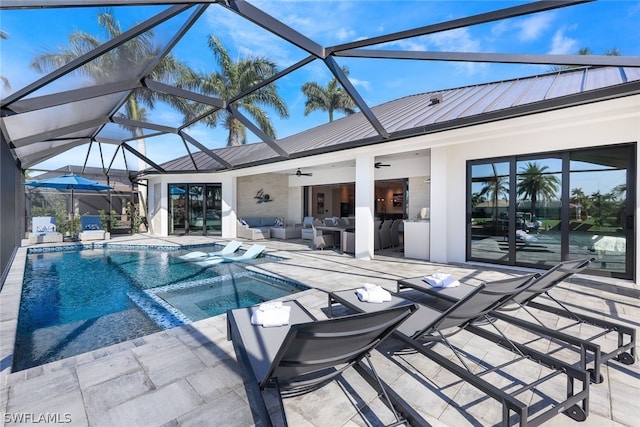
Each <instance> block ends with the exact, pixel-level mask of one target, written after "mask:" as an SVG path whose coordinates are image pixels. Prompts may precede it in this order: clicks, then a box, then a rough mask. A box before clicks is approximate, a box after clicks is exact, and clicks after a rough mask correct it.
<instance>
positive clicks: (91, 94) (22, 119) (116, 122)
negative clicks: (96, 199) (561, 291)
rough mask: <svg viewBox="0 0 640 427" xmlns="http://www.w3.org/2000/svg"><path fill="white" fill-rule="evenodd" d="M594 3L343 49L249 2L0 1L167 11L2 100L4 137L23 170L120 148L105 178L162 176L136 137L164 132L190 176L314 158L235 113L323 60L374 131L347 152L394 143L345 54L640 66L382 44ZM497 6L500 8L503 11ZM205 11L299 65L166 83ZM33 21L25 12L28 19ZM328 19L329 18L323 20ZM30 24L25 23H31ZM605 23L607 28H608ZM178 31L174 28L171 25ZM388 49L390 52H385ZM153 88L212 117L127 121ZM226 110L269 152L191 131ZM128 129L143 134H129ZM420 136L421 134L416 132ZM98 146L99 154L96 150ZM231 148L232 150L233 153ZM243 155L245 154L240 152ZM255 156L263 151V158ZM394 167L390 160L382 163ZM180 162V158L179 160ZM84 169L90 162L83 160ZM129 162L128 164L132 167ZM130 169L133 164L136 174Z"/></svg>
mask: <svg viewBox="0 0 640 427" xmlns="http://www.w3.org/2000/svg"><path fill="white" fill-rule="evenodd" d="M589 1H590V0H556V1H533V2H528V3H522V4H519V5H517V6H512V7H505V8H501V9H494V10H491V11H488V12H486V13H481V14H478V15H470V16H466V17H462V18H456V19H451V20H448V21H443V22H437V23H428V24H426V23H425V25H424V26H421V27H416V28H411V29H407V30H403V31H397V32H390V33H387V34H383V35H380V36H376V37H371V38H368V39H358V40H352V41H350V42H346V43H343V44H340V45H333V46H325V45H322V44H321V43H320V42H318V41H316V40H314V39H313V38H312V37H310V36H308V35H305V34H302V33H300V32H298V31H297V30H296V29H294V28H293V27H292V26H291V25H289V24H288V23H286V22H282V21H279V20H277V19H276V18H274V17H273V16H271V15H269V14H268V13H266V12H265V11H263V10H261V9H260V8H259V7H257V6H255V5H253V4H251V3H250V2H246V1H241V0H237V1H234V0H219V1H216V0H210V1H187V0H184V1H175V0H174V1H163V0H155V1H153V0H128V1H123V0H91V1H90V0H67V1H65V0H3V1H2V3H1V4H0V11H2V10H17V9H21V10H27V11H28V10H43V9H49V8H51V9H53V8H82V7H89V6H90V7H127V6H141V5H145V6H147V5H148V6H156V7H157V6H159V5H160V6H163V7H162V8H161V9H160V11H159V12H158V13H156V14H155V15H153V16H151V17H149V18H147V19H145V20H144V21H142V22H141V23H139V24H138V25H135V26H134V27H132V28H130V29H127V30H123V31H122V33H121V34H120V35H119V36H117V37H115V38H113V39H111V40H108V41H106V42H104V43H103V44H102V45H100V46H97V47H95V48H94V49H93V50H90V51H89V52H87V53H85V54H83V55H81V56H79V57H77V58H75V59H73V60H70V61H69V62H68V63H66V64H65V65H63V66H61V67H60V68H58V69H55V70H53V71H51V72H49V73H48V74H46V75H44V76H42V77H41V78H40V79H38V80H36V81H33V82H32V83H31V84H28V85H26V86H24V87H22V88H19V89H17V90H15V91H14V92H13V93H11V94H9V95H8V96H6V97H5V98H4V99H2V100H1V109H2V119H1V120H2V121H1V122H0V125H1V130H2V132H3V136H4V139H5V140H6V142H7V143H8V144H9V146H10V149H11V150H12V152H13V153H14V156H15V160H16V162H17V163H19V164H20V166H21V167H22V168H23V169H28V168H31V167H34V166H37V165H38V164H39V163H41V162H43V161H45V160H47V159H50V158H52V157H54V156H56V155H59V154H61V153H64V152H66V151H67V150H70V149H72V148H74V147H77V146H87V147H88V148H87V158H88V157H89V150H94V151H95V150H99V151H100V154H101V156H102V149H101V147H103V146H105V145H115V146H116V147H117V150H116V151H115V154H113V157H112V158H106V159H105V158H102V164H103V169H104V171H105V173H107V174H108V172H109V170H110V168H111V165H112V164H113V162H114V159H115V158H116V156H123V157H124V156H125V155H126V156H129V157H131V156H132V155H133V156H134V157H136V158H138V159H140V160H142V161H144V162H145V163H146V164H147V165H148V166H149V168H150V169H149V170H148V171H147V173H149V172H152V173H164V172H166V170H165V168H163V166H162V165H161V164H159V163H156V162H155V161H154V156H153V153H150V152H149V154H146V153H143V152H140V151H138V150H137V148H136V141H137V140H139V139H140V138H141V137H144V138H153V137H157V136H159V135H174V136H176V137H177V138H179V140H180V141H181V144H183V145H184V148H185V150H186V152H187V153H188V154H187V156H185V159H184V165H183V166H181V168H182V170H183V171H195V172H197V171H202V170H203V168H202V167H199V166H198V164H197V162H196V160H195V154H196V153H197V152H201V153H200V154H199V155H205V156H207V157H208V158H209V159H210V160H211V161H212V162H211V163H212V164H213V166H208V167H206V168H204V169H206V170H207V171H211V170H225V169H232V168H237V167H246V166H247V165H249V166H250V165H251V164H256V163H257V164H259V163H260V162H261V161H265V162H266V161H268V162H274V161H281V160H288V159H291V158H295V157H302V156H308V155H312V154H314V153H315V152H316V151H314V150H316V149H314V148H313V147H310V148H309V149H307V150H300V151H296V152H295V154H292V153H291V152H289V151H287V149H285V148H283V147H284V145H283V144H281V143H280V141H279V140H278V139H271V138H270V137H268V136H267V135H265V134H264V133H263V132H262V131H260V129H259V128H258V127H257V126H256V125H255V124H254V123H252V122H251V120H250V119H249V118H248V117H247V116H246V115H245V113H243V112H242V110H241V109H240V108H238V104H239V102H240V101H241V100H242V99H243V98H244V97H248V96H251V95H252V94H254V93H255V92H256V91H258V90H260V89H261V88H263V87H265V86H266V85H268V84H270V83H273V82H277V81H278V80H279V79H282V78H285V77H286V76H288V75H290V74H291V73H294V72H296V70H298V69H301V68H303V67H308V66H310V65H311V64H312V63H318V62H319V63H321V64H323V66H324V67H326V68H327V69H328V70H329V71H330V73H331V75H332V76H334V77H335V78H336V79H337V80H338V82H339V83H340V84H341V85H342V87H343V89H344V90H345V91H346V92H347V93H348V94H349V95H350V96H351V98H352V99H353V100H354V101H355V103H356V105H357V108H356V110H357V111H358V112H359V114H361V115H362V116H363V117H364V120H363V123H364V125H365V126H367V127H369V128H370V129H373V130H374V136H373V137H367V138H363V139H362V140H354V141H344V144H343V145H342V146H341V149H344V148H348V147H349V146H351V145H353V146H359V145H367V144H375V143H379V142H385V141H388V140H390V139H389V138H390V134H389V131H388V130H387V129H385V127H384V126H383V125H382V124H381V121H380V120H379V118H378V117H377V116H376V114H375V113H374V111H375V109H373V108H372V106H371V105H369V104H368V103H367V101H366V100H365V98H364V97H363V95H362V94H361V93H360V92H359V90H358V88H357V87H356V85H354V83H353V82H352V81H351V80H350V79H349V77H348V76H347V75H346V74H345V73H344V72H343V70H342V68H341V67H340V66H339V65H338V62H337V59H338V58H363V59H367V58H368V59H371V58H384V59H394V60H399V61H402V60H417V61H423V62H425V63H428V62H429V61H434V60H435V61H456V62H458V61H463V62H496V63H510V64H548V65H584V66H616V67H638V66H640V59H639V58H638V57H629V56H627V57H622V56H599V55H589V56H584V55H531V54H514V53H501V52H495V53H489V52H482V53H479V52H445V51H437V52H434V51H412V50H389V49H386V48H384V46H386V45H385V44H388V43H391V42H397V41H402V40H408V39H411V38H414V37H419V36H424V35H429V34H437V33H442V32H445V31H448V30H452V29H456V28H464V27H467V26H474V25H480V24H483V23H489V22H496V21H499V20H504V19H511V18H515V17H520V16H528V15H534V14H537V13H541V12H545V11H548V10H552V9H559V8H565V7H571V6H574V5H578V4H581V3H588V2H589ZM499 3H500V2H496V4H498V5H499ZM366 5H369V7H376V4H375V2H372V3H367V4H365V3H363V7H366ZM208 8H221V9H224V10H226V11H229V12H232V13H234V14H236V15H237V16H240V17H242V18H243V19H246V20H247V21H248V22H250V23H252V24H255V25H257V26H259V27H260V28H262V29H263V30H266V31H268V32H270V33H272V34H274V35H275V36H277V37H278V38H280V39H282V40H284V41H286V42H287V43H290V44H292V45H294V46H296V47H297V48H298V49H299V50H300V51H301V52H302V57H301V59H300V60H298V62H296V63H294V64H291V65H289V66H288V67H287V68H284V69H282V70H279V71H278V72H277V74H276V75H275V76H273V77H272V78H268V79H266V80H264V81H261V82H259V83H257V84H255V85H254V86H253V87H251V88H250V89H249V90H247V91H245V92H243V93H241V94H239V95H237V96H235V97H233V98H231V99H223V98H220V97H217V96H212V95H207V94H203V93H199V92H196V91H192V90H188V89H186V88H184V87H180V86H179V85H177V84H173V83H172V82H165V81H159V80H157V79H155V78H154V76H155V75H154V70H155V69H156V67H157V66H158V64H160V63H161V61H162V59H163V58H165V57H167V56H168V55H170V53H171V51H172V48H173V47H174V46H175V45H176V44H177V43H179V42H180V40H181V39H182V38H183V37H185V35H186V34H188V33H189V30H190V29H191V28H192V27H193V26H194V25H195V24H196V23H197V22H198V21H199V20H201V19H204V17H203V15H204V12H205V11H206V10H207V9H208ZM27 16H28V15H27ZM178 18H179V19H181V22H182V24H181V25H179V26H177V28H175V29H174V30H173V32H171V33H169V34H167V33H166V31H165V29H164V24H165V23H166V22H168V21H170V20H172V19H178ZM317 19H318V20H322V17H318V18H317ZM25 22H26V21H25ZM603 24H604V23H603ZM613 25H615V23H613ZM172 28H173V27H172ZM149 30H153V31H154V34H158V33H163V34H162V35H163V37H162V38H163V39H164V40H165V41H164V44H163V45H161V46H159V48H158V49H157V50H156V56H154V57H148V58H144V59H143V60H140V61H139V62H137V63H135V64H130V65H131V66H132V68H128V69H127V70H126V72H124V73H119V74H118V75H115V76H114V75H111V76H109V77H108V78H105V79H104V80H101V81H98V79H95V80H94V81H92V82H90V83H87V82H84V84H83V85H82V86H79V87H76V88H71V89H69V88H68V87H65V86H64V85H61V86H62V87H64V90H56V89H55V87H56V83H57V82H58V81H59V80H62V79H65V77H66V76H68V75H69V74H70V73H73V72H74V71H77V70H79V69H80V68H81V67H85V66H90V65H91V64H92V63H95V62H96V61H97V60H99V59H100V58H101V57H102V56H103V55H108V54H110V53H113V52H115V51H117V49H121V48H122V47H123V46H125V45H126V44H127V43H128V42H131V41H134V40H136V39H138V38H140V37H142V36H143V35H144V34H145V33H146V32H147V31H149ZM380 47H383V48H380ZM255 54H257V55H260V56H266V57H269V54H270V51H269V47H265V51H264V52H255ZM145 91H149V92H151V93H154V94H158V95H161V96H162V97H164V98H165V99H168V98H171V99H172V100H173V101H176V100H179V101H182V102H185V103H197V104H200V105H202V106H205V107H206V108H205V112H204V113H202V114H200V115H199V116H196V117H188V118H185V119H184V120H183V121H182V122H181V123H177V124H171V125H168V124H167V123H159V122H150V121H144V120H141V121H133V120H129V119H127V118H124V117H123V115H122V111H123V108H124V106H125V105H126V104H127V100H128V99H130V97H132V96H134V94H136V93H137V94H139V93H140V92H145ZM219 110H226V111H227V112H228V113H230V114H231V115H232V116H233V117H235V118H237V119H238V120H239V121H240V122H241V123H243V124H244V125H245V126H246V127H247V128H248V130H249V133H250V134H252V136H254V137H255V139H257V140H258V141H259V142H260V143H261V144H262V146H261V147H260V148H257V144H250V145H256V147H253V148H249V147H247V148H241V147H229V148H217V149H213V148H210V147H208V146H207V142H206V141H204V140H201V139H199V138H198V137H197V136H196V135H195V134H192V133H190V129H191V127H192V126H193V125H194V124H197V123H199V122H201V121H203V120H205V119H206V118H207V117H208V116H209V115H211V114H213V113H215V112H216V111H219ZM131 129H136V130H137V131H138V132H139V133H138V134H136V135H135V136H132V133H131ZM415 132H419V129H418V130H414V134H415ZM96 147H97V148H96ZM232 150H234V151H232ZM243 150H244V151H243ZM256 150H260V151H259V152H258V154H256ZM249 152H251V153H252V155H253V156H254V157H256V156H257V157H256V158H257V160H254V161H252V163H245V160H244V159H245V158H246V156H247V153H249ZM377 160H381V161H387V160H388V161H392V160H393V158H392V157H391V158H389V159H385V158H381V159H377ZM179 161H183V160H179ZM85 163H86V160H85ZM125 163H126V161H125ZM131 166H132V165H128V166H127V168H130V167H131ZM137 174H138V172H136V171H135V168H133V167H131V170H130V176H131V177H132V178H134V179H135V177H136V175H137Z"/></svg>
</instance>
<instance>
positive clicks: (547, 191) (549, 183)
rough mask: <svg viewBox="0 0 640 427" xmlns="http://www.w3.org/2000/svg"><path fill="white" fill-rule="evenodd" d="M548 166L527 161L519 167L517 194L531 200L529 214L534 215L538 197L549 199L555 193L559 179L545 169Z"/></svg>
mask: <svg viewBox="0 0 640 427" xmlns="http://www.w3.org/2000/svg"><path fill="white" fill-rule="evenodd" d="M547 169H549V166H540V165H539V164H538V162H528V163H527V164H526V165H525V166H524V167H522V168H520V172H519V176H518V178H519V181H518V186H517V192H518V196H523V197H524V198H525V199H526V198H527V197H529V198H530V200H531V210H530V212H531V216H532V217H534V216H536V203H537V202H538V197H540V198H542V199H545V200H549V199H551V198H553V197H554V196H556V195H557V192H558V188H559V186H560V180H559V179H558V177H557V176H555V175H550V174H548V173H547V172H546V171H547Z"/></svg>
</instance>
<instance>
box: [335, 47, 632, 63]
mask: <svg viewBox="0 0 640 427" xmlns="http://www.w3.org/2000/svg"><path fill="white" fill-rule="evenodd" d="M335 56H341V57H349V58H378V59H414V60H423V61H424V60H427V61H452V62H494V63H499V64H546V65H584V66H587V65H595V66H614V67H640V56H607V55H549V54H544V55H531V54H514V53H493V52H424V51H408V50H384V49H381V50H377V49H351V50H343V51H341V52H336V53H335Z"/></svg>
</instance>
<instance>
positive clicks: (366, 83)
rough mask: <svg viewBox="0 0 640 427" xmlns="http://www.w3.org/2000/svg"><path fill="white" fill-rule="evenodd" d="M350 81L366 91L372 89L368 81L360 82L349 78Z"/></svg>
mask: <svg viewBox="0 0 640 427" xmlns="http://www.w3.org/2000/svg"><path fill="white" fill-rule="evenodd" d="M349 81H350V82H351V84H352V85H354V86H359V87H361V88H363V89H364V90H370V89H371V82H369V81H368V80H360V79H356V78H354V77H351V76H349Z"/></svg>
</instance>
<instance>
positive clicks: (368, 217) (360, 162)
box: [355, 154, 377, 260]
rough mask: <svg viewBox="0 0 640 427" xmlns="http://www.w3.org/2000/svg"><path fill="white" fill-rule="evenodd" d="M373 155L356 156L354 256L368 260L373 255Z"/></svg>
mask: <svg viewBox="0 0 640 427" xmlns="http://www.w3.org/2000/svg"><path fill="white" fill-rule="evenodd" d="M374 160H375V157H374V156H373V155H370V154H360V155H358V156H357V157H356V249H355V258H356V259H364V260H370V259H373V256H374V247H373V243H374V234H373V233H374V232H377V230H374V229H373V226H374V222H373V216H374V212H375V206H374V199H375V167H374V166H373V164H374Z"/></svg>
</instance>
